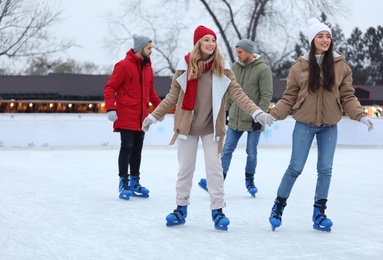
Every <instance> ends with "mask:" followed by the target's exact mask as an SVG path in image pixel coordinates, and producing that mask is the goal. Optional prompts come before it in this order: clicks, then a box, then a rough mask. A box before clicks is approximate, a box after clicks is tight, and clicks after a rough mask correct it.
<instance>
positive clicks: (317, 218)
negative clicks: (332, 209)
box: [313, 199, 333, 232]
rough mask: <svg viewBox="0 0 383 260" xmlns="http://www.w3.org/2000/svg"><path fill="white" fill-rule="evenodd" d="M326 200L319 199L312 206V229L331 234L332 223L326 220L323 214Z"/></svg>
mask: <svg viewBox="0 0 383 260" xmlns="http://www.w3.org/2000/svg"><path fill="white" fill-rule="evenodd" d="M326 203H327V200H326V199H321V200H319V201H317V202H315V204H314V213H313V222H314V225H313V227H314V229H315V230H319V231H326V232H331V227H332V224H333V223H332V221H331V219H329V218H327V216H326V214H325V213H324V212H325V209H326V208H327V206H326Z"/></svg>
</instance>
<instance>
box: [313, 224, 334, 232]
mask: <svg viewBox="0 0 383 260" xmlns="http://www.w3.org/2000/svg"><path fill="white" fill-rule="evenodd" d="M313 228H314V230H315V231H320V232H326V233H330V232H331V227H324V226H319V225H317V224H314V225H313Z"/></svg>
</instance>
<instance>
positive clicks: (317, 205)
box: [314, 203, 327, 225]
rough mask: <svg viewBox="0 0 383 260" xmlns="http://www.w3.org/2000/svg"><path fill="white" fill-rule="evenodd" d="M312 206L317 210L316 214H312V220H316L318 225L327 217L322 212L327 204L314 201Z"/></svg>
mask: <svg viewBox="0 0 383 260" xmlns="http://www.w3.org/2000/svg"><path fill="white" fill-rule="evenodd" d="M314 208H316V209H318V210H317V211H316V212H317V215H316V216H314V220H315V221H316V222H318V225H320V224H321V223H322V222H323V221H324V220H326V219H327V216H326V214H325V213H324V212H325V210H326V208H327V206H326V205H322V204H320V203H315V204H314Z"/></svg>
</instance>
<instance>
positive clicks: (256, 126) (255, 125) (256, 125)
mask: <svg viewBox="0 0 383 260" xmlns="http://www.w3.org/2000/svg"><path fill="white" fill-rule="evenodd" d="M261 128H262V125H261V124H260V123H258V122H254V121H253V131H258V130H261Z"/></svg>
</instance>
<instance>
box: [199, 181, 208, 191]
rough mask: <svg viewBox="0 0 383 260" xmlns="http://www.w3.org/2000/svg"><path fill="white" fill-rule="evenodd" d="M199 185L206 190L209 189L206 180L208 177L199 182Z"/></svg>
mask: <svg viewBox="0 0 383 260" xmlns="http://www.w3.org/2000/svg"><path fill="white" fill-rule="evenodd" d="M198 185H199V186H200V187H201V188H202V189H204V190H205V191H208V190H207V182H206V179H205V178H202V179H201V180H200V181H199V182H198Z"/></svg>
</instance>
